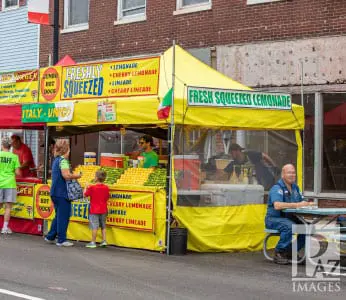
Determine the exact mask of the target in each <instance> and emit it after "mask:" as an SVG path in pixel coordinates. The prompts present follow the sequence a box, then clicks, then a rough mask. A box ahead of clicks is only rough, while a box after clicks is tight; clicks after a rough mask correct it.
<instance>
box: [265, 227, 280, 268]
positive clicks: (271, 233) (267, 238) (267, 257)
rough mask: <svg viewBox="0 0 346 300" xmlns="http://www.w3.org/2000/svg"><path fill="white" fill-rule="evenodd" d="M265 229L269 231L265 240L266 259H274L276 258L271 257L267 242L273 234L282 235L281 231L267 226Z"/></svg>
mask: <svg viewBox="0 0 346 300" xmlns="http://www.w3.org/2000/svg"><path fill="white" fill-rule="evenodd" d="M264 231H265V232H266V233H267V235H266V237H265V238H264V241H263V255H264V257H265V258H266V259H268V260H270V261H273V260H274V258H273V257H271V256H270V255H269V253H268V249H267V243H268V240H269V238H271V237H272V236H280V232H279V230H276V229H267V228H266V229H265V230H264Z"/></svg>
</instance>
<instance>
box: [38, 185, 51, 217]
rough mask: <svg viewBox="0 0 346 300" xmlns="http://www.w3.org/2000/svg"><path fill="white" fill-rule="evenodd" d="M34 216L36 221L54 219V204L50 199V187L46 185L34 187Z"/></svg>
mask: <svg viewBox="0 0 346 300" xmlns="http://www.w3.org/2000/svg"><path fill="white" fill-rule="evenodd" d="M34 214H35V218H37V219H49V220H52V219H54V216H55V213H54V204H53V202H52V200H51V199H50V187H49V185H48V184H37V185H35V205H34Z"/></svg>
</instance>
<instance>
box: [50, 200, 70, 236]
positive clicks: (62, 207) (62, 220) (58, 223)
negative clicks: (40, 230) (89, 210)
mask: <svg viewBox="0 0 346 300" xmlns="http://www.w3.org/2000/svg"><path fill="white" fill-rule="evenodd" d="M51 198H52V201H53V203H54V208H55V218H54V220H53V222H52V225H51V226H50V230H49V232H48V234H47V236H46V238H47V239H48V240H51V241H53V240H54V239H55V238H56V236H58V243H63V242H65V241H66V231H67V227H68V223H69V221H70V216H71V202H70V201H68V200H66V199H65V198H60V197H54V196H52V197H51Z"/></svg>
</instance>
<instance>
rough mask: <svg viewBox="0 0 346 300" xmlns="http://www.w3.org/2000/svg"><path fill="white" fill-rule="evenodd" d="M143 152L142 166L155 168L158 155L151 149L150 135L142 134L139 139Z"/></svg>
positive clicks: (151, 139) (157, 163) (152, 143)
mask: <svg viewBox="0 0 346 300" xmlns="http://www.w3.org/2000/svg"><path fill="white" fill-rule="evenodd" d="M139 145H140V146H141V148H142V150H143V152H142V153H141V156H144V165H143V168H156V167H157V166H158V165H159V157H158V155H157V154H156V152H155V151H154V150H153V149H152V147H153V146H154V140H153V138H152V137H151V136H150V135H147V134H146V135H143V136H142V137H141V138H140V140H139Z"/></svg>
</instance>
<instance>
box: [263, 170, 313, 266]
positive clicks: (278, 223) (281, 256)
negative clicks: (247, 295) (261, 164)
mask: <svg viewBox="0 0 346 300" xmlns="http://www.w3.org/2000/svg"><path fill="white" fill-rule="evenodd" d="M295 181H296V170H295V168H294V166H293V165H291V164H287V165H285V166H283V168H282V172H281V179H280V180H279V181H278V182H277V183H276V184H275V185H274V186H273V187H272V188H271V189H270V191H269V198H268V207H267V215H266V218H265V225H266V228H268V229H275V230H278V231H279V232H280V240H279V242H278V244H277V245H276V247H275V256H274V262H275V263H277V264H282V265H286V264H289V263H290V254H291V246H292V245H291V244H292V225H293V224H297V223H301V222H299V220H298V219H297V218H295V217H294V216H292V215H290V214H285V213H284V212H282V210H283V209H286V208H299V207H304V206H308V205H309V202H307V201H303V196H302V194H301V192H300V190H299V187H298V186H297V184H296V183H295ZM297 243H298V245H297V247H298V251H299V250H300V249H302V248H303V247H304V246H305V236H304V235H298V238H297Z"/></svg>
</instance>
